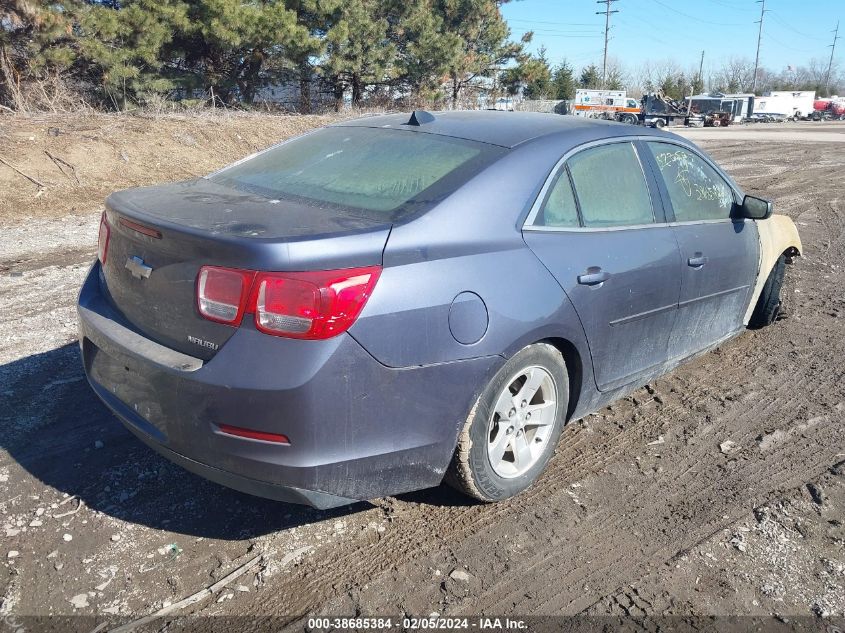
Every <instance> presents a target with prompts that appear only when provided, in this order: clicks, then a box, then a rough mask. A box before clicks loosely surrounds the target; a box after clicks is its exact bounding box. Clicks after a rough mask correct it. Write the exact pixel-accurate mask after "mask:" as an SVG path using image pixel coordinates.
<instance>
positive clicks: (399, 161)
mask: <svg viewBox="0 0 845 633" xmlns="http://www.w3.org/2000/svg"><path fill="white" fill-rule="evenodd" d="M504 152H505V150H504V149H502V148H498V147H495V146H492V145H487V144H484V143H476V142H472V141H465V140H462V139H456V138H451V137H446V136H438V135H434V134H424V133H417V132H409V131H404V130H386V129H379V128H365V127H343V126H338V127H328V128H323V129H321V130H317V131H316V132H313V133H311V134H307V135H305V136H302V137H300V138H297V139H294V140H292V141H289V142H287V143H284V144H282V145H279V146H276V147H273V148H271V149H269V150H267V151H265V152H262V153H260V154H257V155H256V156H253V157H252V158H249V159H247V160H245V161H243V162H240V163H235V164H234V165H232V166H231V167H227V168H225V169H223V170H222V171H219V172H217V173H216V174H212V175H211V176H209V178H210V180H212V181H214V182H217V183H219V184H222V185H226V186H229V187H234V188H237V189H243V190H247V191H250V192H252V193H256V194H258V195H261V196H266V197H269V198H277V199H286V198H290V199H295V200H300V201H303V202H306V203H312V204H316V205H320V206H322V205H331V206H333V207H335V208H339V209H341V210H342V209H349V210H353V211H357V212H360V213H361V214H362V215H367V216H375V217H378V218H385V219H397V218H398V217H399V216H401V215H404V213H405V212H408V211H411V210H414V209H418V208H420V207H421V206H430V205H431V204H432V203H436V202H437V201H439V200H441V199H443V198H444V197H445V196H447V195H449V194H450V193H452V192H454V191H455V190H457V189H458V187H460V186H461V185H463V184H464V183H465V182H466V181H467V180H468V179H469V178H471V177H472V176H473V175H475V174H476V173H478V172H479V171H480V170H481V169H483V168H484V167H485V166H487V165H489V164H491V163H492V162H494V161H495V160H496V159H498V158H499V157H501V156H502V155H503V153H504Z"/></svg>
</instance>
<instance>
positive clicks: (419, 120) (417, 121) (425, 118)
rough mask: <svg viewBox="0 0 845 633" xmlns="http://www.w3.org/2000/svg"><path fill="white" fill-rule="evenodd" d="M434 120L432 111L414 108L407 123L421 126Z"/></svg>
mask: <svg viewBox="0 0 845 633" xmlns="http://www.w3.org/2000/svg"><path fill="white" fill-rule="evenodd" d="M432 121H434V115H433V114H432V113H431V112H426V111H425V110H414V111H413V112H411V118H410V119H408V122H407V123H406V124H405V125H416V126H417V127H419V126H420V125H422V124H423V123H431V122H432Z"/></svg>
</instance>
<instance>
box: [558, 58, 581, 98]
mask: <svg viewBox="0 0 845 633" xmlns="http://www.w3.org/2000/svg"><path fill="white" fill-rule="evenodd" d="M576 87H577V82H576V81H575V69H574V68H572V66H571V65H570V64H569V63H568V62H567V61H566V60H563V62H561V64H560V65H559V66H558V67H557V68H555V70H554V74H553V75H552V88H553V98H554V99H574V98H575V88H576Z"/></svg>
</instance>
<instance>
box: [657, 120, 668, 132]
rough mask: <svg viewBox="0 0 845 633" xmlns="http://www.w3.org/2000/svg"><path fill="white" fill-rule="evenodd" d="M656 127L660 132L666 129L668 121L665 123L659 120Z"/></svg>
mask: <svg viewBox="0 0 845 633" xmlns="http://www.w3.org/2000/svg"><path fill="white" fill-rule="evenodd" d="M654 127H656V128H657V129H658V130H662V129H663V128H664V127H666V121H664V120H663V119H657V120H656V121H655V122H654Z"/></svg>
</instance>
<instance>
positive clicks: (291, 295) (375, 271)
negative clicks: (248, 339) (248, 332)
mask: <svg viewBox="0 0 845 633" xmlns="http://www.w3.org/2000/svg"><path fill="white" fill-rule="evenodd" d="M380 273H381V268H380V267H378V266H368V267H366V268H348V269H343V270H322V271H313V272H295V273H263V272H259V273H255V272H252V271H244V270H233V269H228V268H217V267H214V266H203V267H202V268H201V269H200V274H199V278H198V280H197V305H198V307H199V311H200V314H202V315H203V316H204V317H206V318H208V319H211V320H213V321H218V322H220V323H227V324H230V325H238V324H240V322H241V319H242V318H243V315H244V314H249V313H252V314H254V315H255V327H256V328H257V329H258V330H260V331H262V332H265V333H267V334H273V335H276V336H285V337H289V338H302V339H327V338H331V337H332V336H337V335H338V334H341V333H343V332H345V331H346V330H348V329H349V327H350V326H351V325H352V324H353V323H354V322H355V319H357V318H358V315H359V314H360V313H361V310H362V309H363V308H364V304H366V302H367V299H369V297H370V294H372V291H373V288H374V287H375V285H376V281H378V278H379V274H380ZM250 288H251V291H250Z"/></svg>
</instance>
